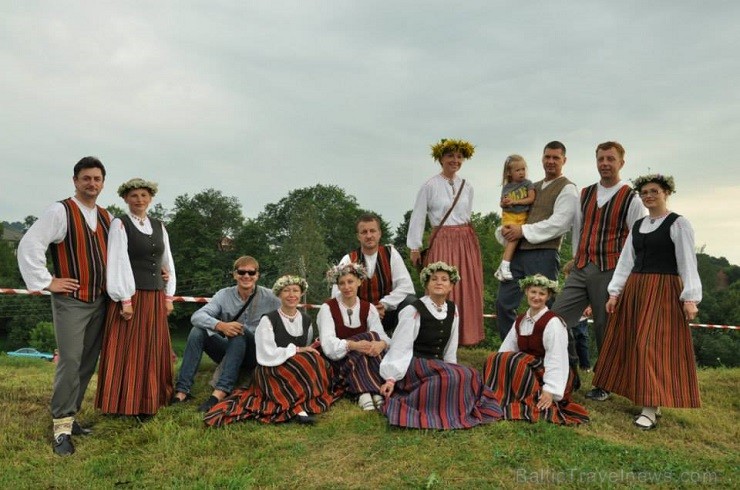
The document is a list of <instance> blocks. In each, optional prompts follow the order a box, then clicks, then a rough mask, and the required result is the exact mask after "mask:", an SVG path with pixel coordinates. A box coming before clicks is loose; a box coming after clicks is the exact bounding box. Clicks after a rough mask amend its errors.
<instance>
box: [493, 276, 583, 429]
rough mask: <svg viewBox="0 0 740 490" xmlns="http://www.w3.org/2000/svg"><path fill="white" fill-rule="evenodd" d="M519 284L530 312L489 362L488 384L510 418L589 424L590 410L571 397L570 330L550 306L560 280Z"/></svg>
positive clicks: (535, 278) (533, 279)
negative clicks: (548, 302) (551, 297)
mask: <svg viewBox="0 0 740 490" xmlns="http://www.w3.org/2000/svg"><path fill="white" fill-rule="evenodd" d="M519 285H520V287H521V288H522V289H523V290H524V293H525V295H526V297H527V303H528V304H529V309H528V310H527V312H526V313H524V314H523V315H519V316H518V317H517V319H516V321H515V322H514V328H512V329H511V330H509V334H508V335H507V336H506V338H505V339H504V342H503V343H502V344H501V347H500V348H499V350H498V352H497V353H494V354H491V355H490V356H489V357H488V359H486V363H485V366H484V378H485V380H486V385H488V386H490V387H491V389H492V390H493V392H494V393H495V396H496V399H497V400H498V401H499V403H501V407H502V408H503V411H504V418H505V419H506V420H528V421H530V422H536V421H537V420H539V419H544V420H547V421H549V422H552V423H554V424H561V425H571V424H580V423H583V422H588V420H589V418H588V412H587V411H586V409H585V408H584V407H583V406H581V405H578V404H577V403H574V402H572V401H571V399H570V395H571V392H572V391H573V382H574V380H575V377H576V372H575V371H574V370H572V369H571V368H570V366H569V363H568V330H567V328H566V326H565V324H564V323H563V320H562V319H561V318H560V317H558V316H557V315H555V313H553V312H551V311H550V310H549V308H548V307H547V305H546V303H547V301H548V300H549V299H550V296H551V295H553V294H555V293H556V292H557V290H558V283H557V281H552V280H550V279H548V278H547V277H545V276H543V275H541V274H535V275H534V276H528V277H525V278H524V279H522V280H521V281H519Z"/></svg>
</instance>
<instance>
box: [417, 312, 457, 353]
mask: <svg viewBox="0 0 740 490" xmlns="http://www.w3.org/2000/svg"><path fill="white" fill-rule="evenodd" d="M412 305H413V306H414V308H416V311H418V312H419V315H420V316H421V320H420V326H419V335H417V336H416V340H414V357H421V358H423V359H443V358H444V354H445V346H447V342H448V341H449V340H450V333H451V332H452V321H453V320H454V319H455V303H453V302H452V301H447V317H446V318H444V319H442V320H437V319H436V318H434V315H432V313H431V312H430V311H429V309H428V308H427V305H425V304H424V303H422V301H421V300H420V299H417V300H416V301H414V302H413V303H412Z"/></svg>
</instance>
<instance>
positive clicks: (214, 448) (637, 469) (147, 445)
mask: <svg viewBox="0 0 740 490" xmlns="http://www.w3.org/2000/svg"><path fill="white" fill-rule="evenodd" d="M486 354H487V352H485V351H483V350H463V351H461V361H463V362H464V363H466V364H470V365H473V366H477V367H479V368H480V367H481V365H482V363H483V361H484V359H485V356H486ZM53 370H54V366H53V365H52V364H51V363H47V362H43V361H31V360H16V359H11V358H8V357H7V356H5V355H4V354H3V355H0V421H1V422H0V425H1V426H2V432H1V433H0V454H2V455H3V458H2V460H3V461H2V471H0V488H14V489H15V488H59V489H64V488H70V489H71V488H75V489H78V488H113V487H116V488H143V487H147V488H163V487H168V488H235V489H236V488H250V487H254V488H471V489H472V488H502V487H504V488H513V487H522V486H523V487H524V488H527V487H536V486H541V484H542V483H547V484H555V483H559V484H561V485H564V486H565V487H566V488H591V487H597V488H598V487H601V488H609V487H613V486H615V485H622V484H627V485H630V486H632V487H638V488H639V487H649V486H653V485H655V484H657V485H658V486H659V487H665V488H673V487H677V486H694V485H696V484H699V485H702V486H707V485H712V486H715V487H717V486H719V487H725V488H733V487H734V488H737V487H738V486H740V474H739V471H740V469H739V468H740V459H739V458H738V445H737V441H738V436H739V435H740V433H739V427H740V426H739V425H738V422H737V421H738V419H739V417H738V416H739V415H740V404H739V403H738V401H737V395H738V387H739V386H740V369H705V370H701V371H700V372H699V381H700V388H701V393H702V399H703V403H704V406H703V408H702V409H700V410H671V409H667V410H664V415H663V417H662V419H661V420H660V423H659V424H660V425H659V427H658V429H657V430H655V431H651V432H641V431H638V430H636V429H635V428H633V427H632V425H631V421H632V414H633V413H635V409H634V408H633V407H632V406H631V404H630V403H629V402H628V401H627V400H625V399H622V398H612V399H611V400H609V401H607V402H603V403H597V402H590V401H589V402H586V405H587V407H588V408H589V410H590V411H591V415H592V422H591V423H590V424H588V425H585V426H582V427H577V428H567V427H556V426H552V425H548V424H545V423H540V424H527V423H521V422H520V423H512V422H499V423H496V424H491V425H488V426H484V427H478V428H475V429H472V430H467V431H449V432H436V431H416V430H401V429H396V428H390V427H389V426H388V425H387V423H386V421H385V419H384V418H383V417H382V416H381V415H379V414H377V413H374V412H372V413H367V412H362V411H360V410H359V409H358V408H357V407H356V406H354V405H353V404H351V403H350V402H349V401H347V400H342V401H340V402H339V403H338V404H336V405H335V406H334V407H333V408H332V409H331V411H329V412H328V413H326V414H323V415H321V416H319V421H318V424H317V425H316V426H314V427H305V426H299V425H296V424H283V425H277V426H268V425H263V424H260V423H258V422H246V423H238V424H235V425H232V426H229V427H226V428H223V429H206V428H205V426H204V425H203V423H202V422H201V418H200V415H199V414H198V413H197V412H196V411H195V407H196V406H197V402H196V403H188V404H183V405H179V406H175V407H168V408H165V409H163V410H162V411H161V412H160V413H159V414H158V415H157V416H156V417H155V418H154V419H153V420H151V421H149V422H147V423H145V424H139V423H138V422H136V421H135V420H132V419H128V418H119V417H109V416H102V415H100V414H99V413H97V412H96V411H95V410H93V409H92V395H93V391H94V381H95V379H93V386H92V387H91V388H92V389H91V390H89V391H88V397H87V401H88V403H87V404H86V406H85V407H84V409H83V411H82V413H81V414H80V415H79V419H80V420H81V421H82V422H83V424H84V423H92V424H94V429H95V434H94V435H93V436H90V437H88V438H81V437H77V438H75V442H76V446H77V452H76V454H74V455H73V456H71V457H67V458H59V457H57V456H54V455H53V454H52V451H51V420H50V416H49V412H48V403H49V397H50V392H51V383H52V378H53ZM212 370H213V365H212V364H211V363H210V362H204V365H203V369H202V373H201V374H200V375H199V378H198V380H197V381H196V387H197V388H198V391H197V392H196V393H195V395H196V400H200V399H201V398H204V397H206V396H207V394H208V393H207V390H206V382H207V380H208V379H209V378H210V374H211V372H212ZM585 381H586V385H587V386H588V384H589V382H590V378H586V380H585ZM577 399H578V400H579V401H580V402H583V396H582V393H579V394H578V395H577Z"/></svg>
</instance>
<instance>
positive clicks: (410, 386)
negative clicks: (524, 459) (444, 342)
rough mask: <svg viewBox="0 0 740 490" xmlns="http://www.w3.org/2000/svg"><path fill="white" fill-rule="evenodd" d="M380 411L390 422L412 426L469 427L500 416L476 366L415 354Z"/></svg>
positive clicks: (496, 405)
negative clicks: (420, 356) (423, 357)
mask: <svg viewBox="0 0 740 490" xmlns="http://www.w3.org/2000/svg"><path fill="white" fill-rule="evenodd" d="M381 411H382V412H383V414H384V415H385V416H386V417H388V423H390V424H391V425H396V426H399V427H408V428H412V429H445V430H446V429H469V428H471V427H475V426H477V425H480V424H487V423H491V422H495V421H497V420H499V419H500V418H501V407H499V404H498V402H497V401H496V399H495V398H494V397H493V393H492V392H491V390H489V389H488V387H487V386H485V385H484V384H483V383H482V381H481V376H480V373H479V372H478V371H477V370H476V369H473V368H470V367H467V366H463V365H461V364H452V363H447V362H444V361H440V360H438V359H422V358H419V357H413V358H411V364H409V369H408V371H407V372H406V376H405V377H404V378H403V379H402V380H400V381H398V382H397V383H396V386H395V390H394V392H393V394H392V395H391V396H390V397H389V398H388V399H387V400H386V402H385V404H384V405H383V408H382V409H381Z"/></svg>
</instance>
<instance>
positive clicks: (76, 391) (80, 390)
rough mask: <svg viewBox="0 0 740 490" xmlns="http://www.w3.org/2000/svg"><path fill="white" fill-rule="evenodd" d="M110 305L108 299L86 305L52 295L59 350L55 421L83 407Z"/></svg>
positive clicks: (72, 299) (54, 393)
mask: <svg viewBox="0 0 740 490" xmlns="http://www.w3.org/2000/svg"><path fill="white" fill-rule="evenodd" d="M107 302H108V300H107V298H105V297H100V298H98V299H97V300H96V301H94V302H93V303H85V302H83V301H79V300H76V299H74V298H71V297H69V296H65V295H62V294H52V296H51V310H52V315H53V318H54V334H55V335H56V339H57V348H58V349H59V362H58V363H57V370H56V374H55V375H54V388H53V391H52V395H51V415H52V417H54V418H55V419H57V418H61V417H69V416H71V415H74V414H75V413H77V412H78V411H79V410H80V407H81V406H82V400H83V398H84V397H85V391H86V390H87V385H88V383H89V382H90V378H92V375H93V373H94V372H95V366H96V365H97V363H98V356H99V355H100V347H101V344H102V343H103V324H104V322H105V310H106V306H107Z"/></svg>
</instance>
